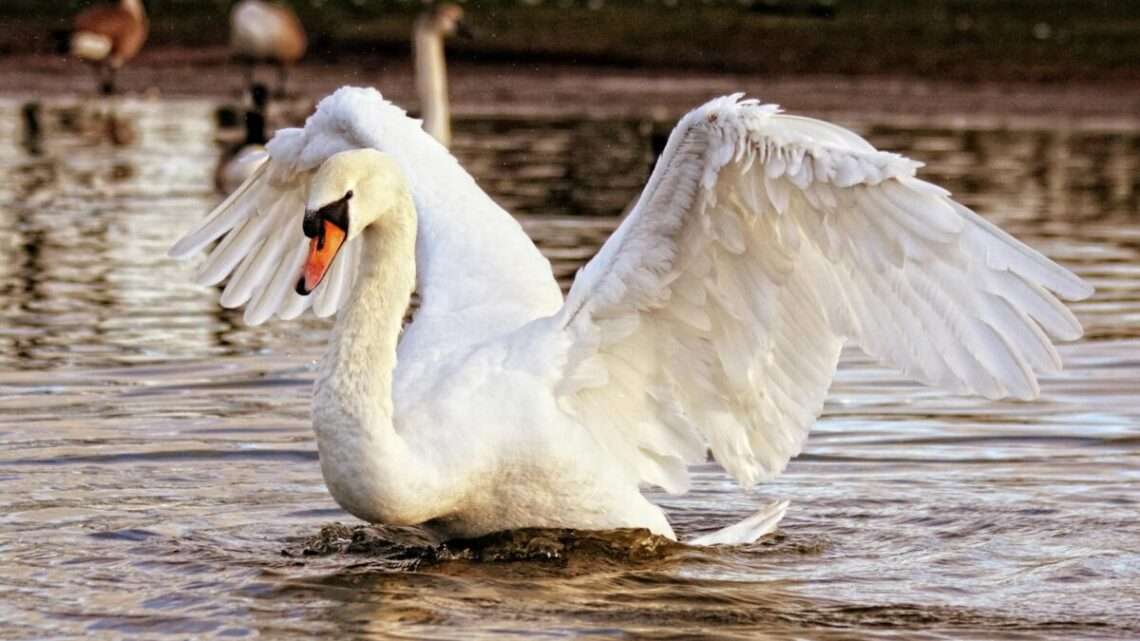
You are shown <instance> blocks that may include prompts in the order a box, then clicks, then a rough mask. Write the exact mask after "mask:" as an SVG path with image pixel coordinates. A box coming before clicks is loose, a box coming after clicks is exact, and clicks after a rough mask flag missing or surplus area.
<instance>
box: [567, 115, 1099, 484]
mask: <svg viewBox="0 0 1140 641" xmlns="http://www.w3.org/2000/svg"><path fill="white" fill-rule="evenodd" d="M920 166H921V165H920V163H917V162H915V161H912V160H910V159H907V158H904V157H902V156H899V155H897V154H892V153H886V152H881V151H877V150H875V149H874V148H873V147H872V146H871V145H870V144H869V143H867V142H866V141H865V140H863V139H862V138H860V137H859V136H857V135H856V134H854V133H852V132H850V131H847V130H845V129H842V128H840V127H837V126H835V125H831V124H828V123H825V122H822V121H817V120H812V119H809V118H800V117H794V116H785V115H782V114H780V113H778V109H777V108H776V107H775V106H772V105H762V104H759V103H757V102H756V101H753V100H741V99H740V96H739V95H736V96H729V97H725V98H720V99H717V100H714V101H712V102H709V103H708V104H706V105H704V106H703V107H701V108H699V109H697V110H695V111H693V112H691V113H690V114H688V115H687V116H686V117H685V118H684V119H682V121H681V122H680V123H679V124H678V126H677V128H676V129H675V130H674V132H673V134H672V136H671V137H670V140H669V143H668V145H667V146H666V149H665V152H664V153H663V155H662V157H661V159H660V161H659V162H658V166H657V169H656V170H655V171H654V173H653V176H652V177H651V178H650V180H649V183H648V185H647V186H646V188H645V191H644V192H643V193H642V196H641V198H640V200H639V201H638V204H637V206H636V207H635V208H634V210H633V211H632V213H631V214H630V216H629V217H628V218H627V219H626V220H625V222H623V224H622V225H621V227H619V229H618V230H617V231H616V232H615V233H614V235H613V236H612V237H611V238H610V239H609V240H608V241H607V242H606V244H605V245H604V246H603V247H602V249H601V251H599V253H598V255H597V256H596V257H595V258H594V259H593V260H592V261H590V263H589V264H588V265H587V266H586V267H585V268H584V269H583V270H582V271H581V272H580V274H579V276H578V278H577V279H576V280H575V282H574V285H573V287H572V289H571V291H570V294H569V296H568V297H567V300H566V304H565V306H564V308H563V310H562V311H561V312H560V315H559V316H558V317H557V318H556V321H557V322H558V323H559V324H560V326H561V327H563V328H564V329H565V331H566V332H568V333H569V334H570V336H571V337H572V339H573V340H572V345H573V346H572V347H571V350H570V354H569V357H568V363H567V365H566V366H565V372H564V376H563V379H562V385H561V387H560V389H559V393H560V395H561V402H562V405H563V407H565V408H566V409H567V410H568V411H571V412H574V413H576V414H578V415H579V416H580V420H581V422H582V423H583V424H585V425H587V426H588V427H589V428H590V429H591V430H593V431H594V434H595V436H596V438H597V439H598V440H599V441H600V442H602V443H603V444H604V445H605V446H606V447H607V448H608V449H609V450H610V451H611V453H613V454H614V455H615V456H616V457H617V458H618V460H619V461H621V462H622V463H623V464H625V465H626V467H627V468H628V469H629V470H630V473H631V474H632V475H634V476H636V477H637V479H638V480H640V481H642V482H646V483H651V484H655V485H659V486H662V487H664V488H665V489H667V490H669V491H673V492H681V491H684V490H685V489H686V487H687V483H688V475H687V472H686V469H685V468H686V465H687V464H690V463H695V462H700V461H703V460H704V456H705V452H706V448H707V449H711V451H712V453H713V455H714V456H715V457H716V459H717V461H718V462H719V463H720V464H721V465H723V466H724V467H725V468H726V469H727V470H728V471H729V472H730V473H731V474H732V475H733V476H734V477H735V478H736V479H737V480H738V481H740V482H741V483H743V484H745V485H751V484H753V483H756V482H758V481H761V480H764V479H768V478H771V477H772V476H774V475H776V474H778V473H779V472H781V471H782V470H783V468H784V467H785V466H786V465H787V462H788V461H789V460H790V459H791V458H792V457H793V456H795V455H796V454H798V453H799V452H800V450H801V449H802V447H803V443H804V440H805V439H806V437H807V433H808V430H809V429H810V428H811V426H812V424H813V423H814V421H815V419H816V417H817V416H818V415H819V413H820V411H821V410H822V407H823V401H824V397H825V395H826V393H827V389H828V387H829V386H830V383H831V380H832V378H833V376H834V372H835V367H836V364H837V362H838V358H839V352H840V349H841V348H842V346H843V344H844V342H845V341H851V342H853V343H855V344H858V345H859V346H860V347H861V348H862V349H863V350H864V351H866V352H867V353H868V354H870V355H872V356H874V357H877V358H879V359H881V360H882V361H883V362H884V363H887V364H889V365H891V366H893V367H896V368H898V369H900V370H902V371H904V372H905V373H907V374H908V375H910V376H913V377H914V378H916V379H918V380H921V381H923V382H925V383H928V384H932V385H940V386H944V387H948V388H950V389H952V390H956V391H959V392H963V393H974V394H981V395H984V396H986V397H989V398H1002V397H1007V396H1013V397H1016V398H1022V399H1030V398H1034V397H1035V396H1037V395H1038V393H1039V388H1038V383H1037V374H1038V373H1048V372H1055V371H1057V370H1058V369H1059V368H1060V365H1061V361H1060V358H1059V356H1058V355H1057V351H1056V349H1055V348H1054V346H1053V342H1052V340H1072V339H1075V338H1078V337H1079V336H1080V335H1081V327H1080V324H1079V323H1078V322H1077V320H1076V318H1075V317H1074V316H1073V315H1072V313H1071V312H1070V311H1069V309H1068V308H1067V307H1066V306H1065V305H1064V304H1063V303H1062V302H1061V300H1062V299H1064V300H1078V299H1081V298H1084V297H1086V296H1088V295H1089V294H1091V292H1092V290H1091V288H1090V287H1089V286H1088V285H1087V284H1085V283H1084V282H1083V281H1081V280H1080V279H1079V278H1078V277H1077V276H1075V275H1074V274H1072V273H1071V272H1069V271H1068V270H1066V269H1064V268H1063V267H1060V266H1058V265H1056V264H1055V263H1053V262H1052V261H1050V260H1049V259H1048V258H1046V257H1045V256H1043V255H1041V254H1040V253H1038V252H1036V251H1035V250H1033V249H1031V248H1029V247H1027V246H1025V245H1024V244H1022V243H1020V242H1018V241H1017V240H1015V239H1014V238H1013V237H1011V236H1009V235H1008V234H1006V233H1005V232H1003V231H1001V230H1000V229H998V228H997V227H996V226H994V225H992V224H991V223H989V222H987V221H986V220H984V219H983V218H981V217H980V216H978V215H977V214H975V213H974V212H972V211H970V210H969V209H967V208H966V207H963V206H962V205H960V204H958V203H956V202H954V201H953V200H951V198H950V195H949V193H948V192H946V191H945V190H943V189H941V188H940V187H937V186H935V185H932V184H930V183H927V182H925V181H922V180H920V179H918V178H917V177H916V171H917V169H918V168H919V167H920Z"/></svg>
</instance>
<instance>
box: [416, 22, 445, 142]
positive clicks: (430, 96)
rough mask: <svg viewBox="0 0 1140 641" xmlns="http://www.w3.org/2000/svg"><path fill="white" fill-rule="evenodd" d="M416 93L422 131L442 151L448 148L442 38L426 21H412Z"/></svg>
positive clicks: (437, 30)
mask: <svg viewBox="0 0 1140 641" xmlns="http://www.w3.org/2000/svg"><path fill="white" fill-rule="evenodd" d="M415 64H416V89H417V92H418V93H419V99H420V110H421V111H422V112H423V119H424V130H425V131H427V132H428V133H429V134H431V136H432V137H433V138H435V139H436V140H438V141H439V142H440V143H442V144H443V145H444V146H445V147H446V146H450V144H451V114H450V113H449V110H448V104H447V69H446V64H445V62H444V58H443V34H441V33H440V32H439V29H438V28H437V27H436V25H435V24H434V21H433V20H432V19H431V18H430V17H421V18H420V19H419V20H417V21H416V29H415Z"/></svg>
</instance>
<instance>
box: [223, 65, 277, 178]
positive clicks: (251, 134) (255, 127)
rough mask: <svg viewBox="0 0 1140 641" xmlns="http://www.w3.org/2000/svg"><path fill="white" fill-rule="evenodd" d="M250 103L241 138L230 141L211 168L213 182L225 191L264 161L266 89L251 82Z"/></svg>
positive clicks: (267, 99)
mask: <svg viewBox="0 0 1140 641" xmlns="http://www.w3.org/2000/svg"><path fill="white" fill-rule="evenodd" d="M249 99H250V104H249V107H248V109H247V110H246V112H245V138H243V139H242V140H241V141H240V142H238V143H236V144H233V145H230V146H229V147H228V148H227V149H226V150H225V151H224V152H223V153H222V157H221V158H220V159H219V160H218V167H217V169H216V170H215V171H214V185H215V187H217V189H218V191H219V192H221V193H223V194H228V193H230V192H232V191H233V190H235V189H237V188H238V186H240V185H241V184H242V183H243V182H245V179H246V178H249V177H250V175H251V174H253V172H254V170H255V169H257V168H258V167H260V166H261V163H263V162H265V158H266V153H265V143H266V142H268V141H269V137H268V136H267V135H266V125H265V121H266V116H267V114H268V109H269V89H268V88H266V86H265V85H263V84H261V83H254V84H253V86H252V87H250V91H249Z"/></svg>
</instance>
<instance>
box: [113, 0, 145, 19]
mask: <svg viewBox="0 0 1140 641" xmlns="http://www.w3.org/2000/svg"><path fill="white" fill-rule="evenodd" d="M119 6H120V7H122V8H124V9H126V10H127V12H128V13H130V14H131V15H132V16H134V17H136V18H138V19H139V20H142V19H143V18H144V17H145V16H146V10H145V9H144V8H143V3H142V0H120V1H119Z"/></svg>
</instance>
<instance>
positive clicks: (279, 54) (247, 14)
mask: <svg viewBox="0 0 1140 641" xmlns="http://www.w3.org/2000/svg"><path fill="white" fill-rule="evenodd" d="M307 47H308V38H307V37H306V36H305V28H304V26H302V25H301V20H300V19H299V18H298V17H297V14H296V13H294V12H293V10H292V9H290V8H289V7H287V6H285V5H283V4H278V3H276V2H266V1H265V0H241V2H238V3H237V4H235V5H234V7H233V9H232V10H231V11H230V49H231V51H232V52H233V56H234V58H236V59H237V60H238V61H239V62H241V63H243V64H245V66H246V85H247V86H249V87H252V86H253V83H254V74H255V71H256V67H257V65H258V64H259V63H264V64H271V65H274V66H276V67H277V92H276V93H277V95H279V96H284V95H285V94H286V89H287V87H286V83H287V81H288V73H289V68H290V67H292V66H293V65H294V64H295V63H296V62H297V61H298V60H300V59H301V58H302V57H303V56H304V55H305V50H306V48H307Z"/></svg>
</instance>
